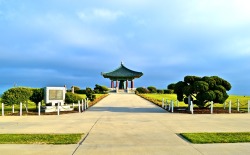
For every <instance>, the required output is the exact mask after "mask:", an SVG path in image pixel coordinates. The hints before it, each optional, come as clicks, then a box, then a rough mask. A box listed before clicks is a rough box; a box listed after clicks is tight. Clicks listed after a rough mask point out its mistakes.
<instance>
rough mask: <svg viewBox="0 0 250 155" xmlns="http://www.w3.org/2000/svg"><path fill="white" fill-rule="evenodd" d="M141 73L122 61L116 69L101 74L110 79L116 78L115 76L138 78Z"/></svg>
mask: <svg viewBox="0 0 250 155" xmlns="http://www.w3.org/2000/svg"><path fill="white" fill-rule="evenodd" d="M142 75H143V73H142V72H137V71H133V70H131V69H128V68H127V67H125V66H124V65H123V64H122V63H121V66H120V67H118V68H117V69H115V70H113V71H111V72H107V73H102V76H103V77H104V78H110V79H116V78H128V79H133V78H139V77H141V76H142Z"/></svg>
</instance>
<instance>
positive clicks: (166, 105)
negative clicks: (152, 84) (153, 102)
mask: <svg viewBox="0 0 250 155" xmlns="http://www.w3.org/2000/svg"><path fill="white" fill-rule="evenodd" d="M167 107H168V100H167V99H166V102H165V107H164V109H165V110H167Z"/></svg>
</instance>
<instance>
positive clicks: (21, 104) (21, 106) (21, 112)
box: [20, 102, 23, 116]
mask: <svg viewBox="0 0 250 155" xmlns="http://www.w3.org/2000/svg"><path fill="white" fill-rule="evenodd" d="M22 115H23V103H22V102H20V116H22Z"/></svg>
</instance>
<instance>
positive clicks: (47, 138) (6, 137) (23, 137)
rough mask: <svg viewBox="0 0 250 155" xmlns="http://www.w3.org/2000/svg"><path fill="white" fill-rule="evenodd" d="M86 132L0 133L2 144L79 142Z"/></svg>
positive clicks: (0, 142)
mask: <svg viewBox="0 0 250 155" xmlns="http://www.w3.org/2000/svg"><path fill="white" fill-rule="evenodd" d="M83 135H84V134H0V144H54V145H58V144H77V143H78V142H79V141H80V140H81V138H82V137H83Z"/></svg>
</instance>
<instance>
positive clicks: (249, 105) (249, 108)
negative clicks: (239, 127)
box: [247, 100, 250, 113]
mask: <svg viewBox="0 0 250 155" xmlns="http://www.w3.org/2000/svg"><path fill="white" fill-rule="evenodd" d="M247 112H248V113H249V112H250V100H248V108H247Z"/></svg>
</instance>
